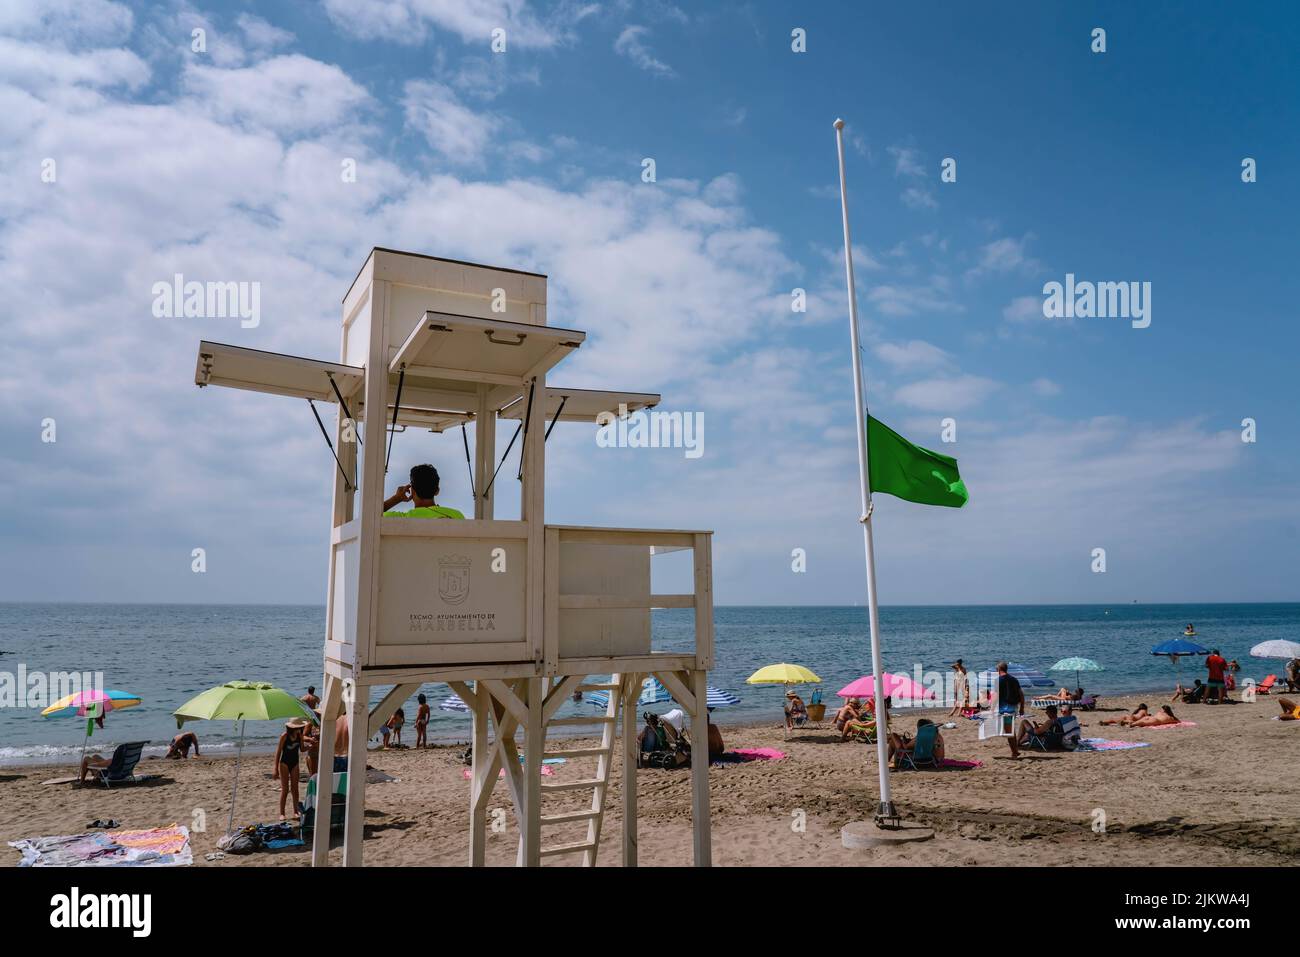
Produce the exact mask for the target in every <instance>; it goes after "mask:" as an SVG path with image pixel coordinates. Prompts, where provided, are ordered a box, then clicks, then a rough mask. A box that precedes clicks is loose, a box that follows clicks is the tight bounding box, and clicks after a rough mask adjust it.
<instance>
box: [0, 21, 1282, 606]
mask: <svg viewBox="0 0 1300 957" xmlns="http://www.w3.org/2000/svg"><path fill="white" fill-rule="evenodd" d="M1098 28H1100V29H1101V30H1104V31H1105V33H1104V45H1105V49H1104V51H1102V50H1098V49H1095V48H1096V47H1097V46H1098V39H1097V36H1098V35H1097V34H1096V33H1095V31H1096V30H1097V29H1098ZM196 30H197V31H202V33H201V34H200V35H199V36H200V37H201V39H202V41H203V42H202V43H199V42H198V41H197V40H196V34H195V31H196ZM494 31H504V33H497V34H495V36H496V37H497V46H498V47H499V46H500V45H501V44H500V41H501V39H504V50H494V49H493V41H494ZM795 31H800V32H799V34H798V36H797V37H796V36H795ZM800 38H801V39H802V43H800V42H798V41H799V39H800ZM797 46H802V49H801V50H796V49H795V47H797ZM196 47H200V48H199V49H196ZM1298 47H1300V13H1297V12H1296V10H1295V9H1294V8H1293V7H1291V6H1290V5H1288V4H1282V3H1277V4H1266V3H1241V4H1236V5H1233V7H1232V9H1231V11H1227V10H1225V8H1223V7H1222V6H1220V5H1216V4H1198V3H1163V2H1152V3H1145V4H1140V5H1139V4H1129V3H1088V4H1080V3H1063V2H1048V3H1044V2H1038V0H1035V2H1023V3H1016V2H1010V3H1003V4H998V5H995V6H993V7H990V6H988V5H970V4H963V3H935V4H927V3H915V4H883V3H870V4H867V3H861V2H845V3H836V2H821V3H818V4H815V5H814V4H803V3H793V2H792V3H779V2H752V3H739V2H737V3H702V2H701V3H681V4H679V5H674V4H672V3H656V2H650V0H639V2H635V3H633V2H625V0H599V2H597V0H591V2H584V0H560V2H556V3H543V2H529V0H323V2H321V3H316V2H306V0H287V2H278V3H277V2H268V3H257V4H252V3H215V2H214V3H205V4H192V3H189V2H181V3H177V2H162V3H149V4H144V3H140V4H132V3H122V2H113V0H46V2H40V3H31V2H27V0H15V2H8V3H6V4H4V5H3V7H0V350H2V351H0V412H2V413H3V414H0V600H7V601H36V600H46V601H116V602H159V601H165V602H214V603H225V602H250V603H264V602H277V603H278V602H283V603H320V602H323V601H324V596H325V587H326V558H327V542H328V515H329V508H328V503H329V496H330V488H331V482H332V474H333V460H332V459H331V458H330V457H329V452H328V450H327V449H326V448H325V445H324V443H323V441H322V440H321V437H320V433H319V431H318V429H317V426H316V424H315V422H314V420H313V419H312V418H311V415H310V410H309V409H307V408H305V407H303V405H302V404H301V403H300V402H298V401H296V400H289V399H281V398H277V397H273V396H263V395H256V394H249V393H238V392H233V391H229V390H220V389H207V390H198V389H196V388H195V387H194V385H193V374H194V365H195V355H196V351H197V344H198V342H199V340H200V339H211V340H216V341H222V342H229V343H233V344H236V345H242V346H250V347H253V348H258V349H269V350H273V351H279V352H287V353H291V354H295V355H305V356H313V357H319V358H325V359H334V358H336V357H337V356H338V349H339V345H338V343H339V331H340V307H339V303H340V300H341V298H342V296H343V294H344V293H345V292H346V290H347V288H348V286H349V285H350V283H351V280H352V277H353V276H354V275H355V273H356V271H357V269H358V268H359V267H360V266H361V264H362V263H363V262H364V260H365V258H366V256H367V254H368V252H369V250H370V249H371V248H372V247H374V246H385V247H390V248H396V249H405V250H411V251H415V252H420V253H426V254H430V255H435V256H443V257H449V258H455V259H464V260H470V261H474V262H482V263H488V264H492V265H498V266H505V267H510V268H516V269H523V270H532V271H537V272H542V273H546V274H547V275H548V276H549V284H548V296H549V303H550V306H549V319H550V322H551V323H552V324H555V325H561V326H565V327H569V328H576V329H581V330H584V331H586V332H587V333H588V339H587V341H586V343H585V344H584V346H583V347H582V348H581V349H580V350H578V352H577V353H576V354H575V355H574V356H572V357H571V358H569V359H567V360H565V362H564V363H563V364H562V365H561V366H560V368H558V369H557V370H555V372H554V373H552V376H551V381H552V382H559V383H563V384H567V385H571V386H586V387H600V386H604V387H609V388H617V389H625V390H631V391H654V392H659V393H662V395H663V404H662V405H661V406H660V408H661V409H664V410H676V411H683V412H691V413H693V414H694V415H697V416H702V421H703V423H704V454H702V455H700V456H698V457H688V456H687V455H685V454H684V451H683V450H682V449H630V448H602V447H598V445H597V443H596V438H595V429H594V428H592V427H588V426H586V425H581V424H573V425H568V424H566V425H562V426H561V427H560V428H557V429H556V430H555V433H554V434H553V435H552V437H551V440H550V442H549V444H548V452H547V459H548V461H547V466H548V467H547V482H548V486H547V487H548V497H547V518H548V520H549V521H552V522H556V523H563V524H600V525H612V526H627V527H666V528H701V529H712V530H714V531H715V543H714V581H715V597H716V600H717V601H718V602H719V603H721V604H791V605H793V604H854V603H860V602H862V601H863V600H864V598H865V589H864V584H863V554H862V536H861V532H860V526H859V524H858V516H859V512H860V509H859V503H858V465H857V457H856V442H855V437H854V429H855V426H854V416H855V409H854V404H853V385H852V372H851V365H850V355H851V353H850V348H849V329H848V319H847V314H848V313H847V304H848V299H847V293H846V289H845V282H844V268H843V238H842V233H841V223H840V207H839V193H838V180H837V166H836V153H835V138H834V130H833V129H832V121H833V120H834V119H836V118H837V117H842V118H843V119H844V120H845V122H846V124H847V126H846V129H845V136H846V149H845V153H846V162H847V177H848V183H849V205H850V215H851V218H852V227H853V239H854V261H855V265H856V272H857V286H858V287H857V297H858V303H859V311H860V319H861V328H862V336H863V349H862V356H863V361H864V368H865V378H866V382H867V398H868V402H869V404H870V408H871V412H872V414H873V415H875V416H876V417H877V418H879V419H881V420H882V421H884V422H886V423H888V424H890V425H891V426H892V427H893V428H895V429H896V430H898V431H900V432H902V433H903V434H904V435H906V436H908V437H909V438H910V439H912V440H913V441H914V442H917V443H918V444H921V445H923V446H927V447H930V448H933V449H935V450H937V451H941V452H944V453H945V454H950V455H955V456H956V457H957V459H958V461H959V462H960V466H961V472H962V475H963V478H964V479H965V482H966V485H967V487H968V488H969V490H970V501H969V503H968V504H967V506H966V507H965V508H963V509H961V510H954V509H945V508H927V507H923V506H919V505H915V504H911V503H907V502H903V501H899V500H897V499H892V498H889V497H887V496H879V497H878V498H877V505H876V511H875V516H874V519H873V521H874V527H875V539H876V558H877V574H878V586H879V595H880V600H881V601H882V603H884V604H986V603H1076V602H1077V603H1088V602H1100V603H1112V602H1131V601H1141V602H1183V601H1288V600H1296V599H1297V590H1296V585H1295V581H1296V579H1295V573H1294V572H1295V568H1296V567H1297V559H1298V558H1300V505H1298V504H1297V496H1296V494H1295V493H1296V486H1297V483H1296V476H1297V472H1298V471H1300V453H1298V452H1297V448H1298V444H1297V440H1298V439H1300V427H1298V425H1297V415H1296V411H1295V409H1296V404H1295V396H1296V389H1295V374H1296V371H1297V361H1296V359H1297V352H1298V347H1300V331H1298V329H1300V326H1298V324H1297V322H1296V319H1297V316H1296V303H1297V301H1300V278H1298V271H1297V269H1296V267H1295V262H1294V261H1295V256H1296V251H1297V244H1296V240H1295V222H1296V217H1297V212H1298V211H1300V202H1298V199H1300V196H1298V191H1300V186H1298V185H1297V184H1298V183H1300V143H1298V141H1297V140H1298V137H1300V122H1298V121H1300V116H1298V115H1297V114H1298V113H1300V110H1298V109H1297V96H1296V91H1297V90H1300V60H1298V59H1297V58H1296V57H1295V56H1294V54H1293V51H1294V50H1295V49H1297V48H1298ZM647 159H651V160H653V161H654V172H655V176H654V180H653V182H647V181H645V178H644V177H643V171H644V170H645V168H646V164H645V160H647ZM1247 160H1250V161H1253V162H1252V163H1250V164H1248V165H1250V166H1251V167H1252V168H1253V171H1254V176H1253V181H1251V182H1246V181H1244V179H1249V178H1251V177H1249V176H1247V177H1245V178H1244V177H1243V162H1245V161H1247ZM347 161H352V162H353V163H354V165H355V170H356V176H355V181H345V177H344V176H342V175H341V173H340V171H341V169H342V167H343V165H344V164H345V163H346V162H347ZM948 161H952V162H948ZM946 162H947V163H948V167H949V168H950V169H955V174H956V175H955V179H954V178H953V177H951V176H950V177H948V179H950V180H952V181H945V179H944V178H943V176H942V175H941V173H942V171H943V169H944V165H945V163H946ZM176 273H181V274H183V275H184V276H185V277H186V278H187V279H193V280H199V281H204V282H206V281H221V282H225V281H236V282H256V283H258V284H259V289H260V295H261V317H260V322H259V323H258V324H257V325H256V326H255V327H251V328H244V327H243V326H241V324H240V323H239V322H238V321H237V320H231V319H227V318H160V317H157V316H155V315H154V311H153V310H152V308H151V307H152V304H153V300H154V294H153V286H154V284H155V283H156V282H159V281H164V282H166V281H170V280H171V278H172V277H173V275H174V274H176ZM1067 274H1072V275H1073V276H1075V278H1076V280H1077V281H1091V282H1098V283H1100V282H1125V283H1128V282H1133V283H1139V284H1146V283H1149V284H1150V286H1149V287H1139V288H1149V289H1150V299H1149V304H1150V312H1149V318H1150V324H1149V325H1147V326H1146V327H1145V328H1137V327H1135V326H1134V324H1133V322H1131V321H1130V320H1129V319H1128V318H1123V317H1118V318H1116V317H1108V318H1101V317H1076V318H1072V319H1067V318H1047V317H1046V316H1045V315H1044V311H1043V302H1044V298H1045V285H1046V284H1048V283H1051V282H1054V281H1055V282H1061V283H1064V282H1065V281H1066V275H1067ZM794 290H803V291H804V297H805V299H806V309H805V311H796V310H795V309H794V308H792V303H793V302H794ZM947 419H950V420H952V423H953V424H955V436H954V435H952V434H951V429H950V430H949V434H948V435H947V436H945V435H944V434H943V430H944V425H943V423H944V420H947ZM1247 419H1249V420H1251V421H1252V422H1253V433H1252V432H1251V430H1250V429H1249V428H1247V427H1244V425H1243V422H1244V420H1247ZM50 420H53V421H52V424H53V427H54V431H53V434H51V431H50V426H51V422H50ZM502 431H503V432H504V433H505V434H504V435H502V437H501V443H500V451H501V452H504V451H505V449H504V443H505V439H506V438H507V437H508V431H507V430H502ZM51 437H52V438H53V439H54V441H49V439H50V438H51ZM945 438H947V439H952V438H955V441H945ZM1245 439H1253V441H1246V440H1245ZM516 455H517V451H515V452H512V453H511V458H512V460H513V457H514V456H516ZM421 461H432V462H434V463H435V464H437V465H439V466H440V468H441V469H442V471H443V474H444V488H443V495H442V497H441V499H440V501H441V502H443V503H445V504H449V505H453V506H456V507H459V508H462V509H464V510H466V511H470V510H471V509H472V502H471V500H470V496H469V495H468V492H467V485H468V480H467V478H466V476H465V472H464V469H463V465H462V463H463V453H462V450H461V447H460V437H459V435H456V434H455V433H448V434H446V435H442V436H437V435H432V434H429V433H414V432H408V433H405V434H403V435H400V436H398V437H397V439H396V440H395V442H394V451H393V469H394V470H395V471H394V473H391V474H396V475H400V474H401V473H402V472H403V471H404V470H405V469H407V468H409V466H410V465H412V464H415V463H417V462H421ZM513 470H514V466H513V464H511V465H507V466H506V468H504V469H503V470H502V473H501V474H502V476H503V479H502V480H503V481H505V482H506V483H507V484H508V485H510V484H515V482H514V471H513ZM390 484H394V485H395V484H396V481H395V480H394V481H393V482H391V483H390ZM510 494H513V491H512V492H511V493H510ZM502 497H503V498H509V497H510V495H508V494H503V496H502ZM196 548H202V549H204V552H205V555H206V571H204V572H202V573H196V572H194V571H193V570H192V558H191V556H192V553H193V550H194V549H196ZM1097 549H1104V556H1105V570H1104V571H1100V570H1098V561H1097V558H1096V555H1097V552H1096V550H1097ZM796 550H802V552H800V553H799V554H802V555H803V556H804V568H803V569H802V570H799V569H798V567H797V566H798V564H799V563H798V562H796V561H795V556H796ZM665 574H667V575H668V576H670V577H671V575H672V574H673V570H672V568H671V567H670V568H669V569H668V570H667V571H666V572H665Z"/></svg>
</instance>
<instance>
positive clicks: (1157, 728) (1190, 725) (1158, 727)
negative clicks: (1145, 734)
mask: <svg viewBox="0 0 1300 957" xmlns="http://www.w3.org/2000/svg"><path fill="white" fill-rule="evenodd" d="M1194 727H1196V722H1195V721H1179V722H1178V723H1177V724H1153V725H1151V726H1150V727H1149V728H1147V729H1146V730H1149V731H1163V730H1164V729H1165V728H1194Z"/></svg>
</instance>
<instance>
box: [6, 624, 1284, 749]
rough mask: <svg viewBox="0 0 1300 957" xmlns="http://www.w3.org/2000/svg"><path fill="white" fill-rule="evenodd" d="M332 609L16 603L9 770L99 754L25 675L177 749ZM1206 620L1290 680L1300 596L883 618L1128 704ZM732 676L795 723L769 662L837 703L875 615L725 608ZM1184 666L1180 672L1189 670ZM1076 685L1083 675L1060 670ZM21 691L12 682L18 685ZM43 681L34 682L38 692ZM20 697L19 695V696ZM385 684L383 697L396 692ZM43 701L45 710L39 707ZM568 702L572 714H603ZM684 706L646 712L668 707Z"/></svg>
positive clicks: (458, 726)
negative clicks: (100, 692) (227, 694)
mask: <svg viewBox="0 0 1300 957" xmlns="http://www.w3.org/2000/svg"><path fill="white" fill-rule="evenodd" d="M324 621H325V609H324V606H319V605H173V604H159V605H128V604H109V605H97V604H23V603H0V765H15V764H32V763H37V764H46V763H59V762H66V761H68V760H69V759H74V760H75V758H76V756H77V755H78V754H79V753H80V751H81V748H82V746H83V740H84V735H85V728H86V721H85V720H78V719H77V718H74V717H65V718H58V717H53V718H43V717H42V716H41V713H40V711H41V709H40V708H39V707H33V706H31V705H32V704H33V702H32V701H31V700H30V697H29V696H27V695H25V693H20V694H15V691H18V692H24V689H22V688H16V687H15V686H16V683H17V681H18V677H19V676H20V674H23V673H24V671H23V669H25V673H26V674H27V675H29V676H30V675H31V674H32V673H36V672H42V673H49V672H71V671H76V672H90V673H95V672H99V673H102V674H103V681H104V685H105V686H106V687H107V688H111V689H118V690H122V691H128V692H130V693H132V694H134V695H136V696H138V697H139V698H141V699H142V703H141V704H140V705H139V706H137V707H134V708H129V709H124V710H120V711H116V712H113V713H110V714H109V715H108V717H107V719H106V723H105V727H104V729H103V730H99V729H96V730H95V732H94V734H93V736H92V738H91V741H90V747H91V748H93V749H94V750H97V751H103V752H105V753H108V752H110V751H111V749H112V748H113V747H114V746H116V745H117V744H118V743H120V742H123V741H139V740H148V741H149V742H150V745H149V746H148V748H147V749H146V752H145V753H146V754H161V753H163V752H164V751H165V750H166V745H167V743H168V742H169V741H170V740H171V737H172V735H173V734H175V733H176V721H175V718H173V717H172V712H173V711H174V710H175V709H176V708H178V707H179V706H180V705H181V704H183V703H184V702H185V701H187V700H188V699H189V698H191V697H192V696H194V695H195V694H197V693H199V692H200V691H203V690H205V689H207V688H210V687H213V686H215V685H219V684H221V683H223V682H225V681H230V680H233V679H237V678H244V679H248V680H250V681H269V682H271V683H272V684H275V685H277V686H279V687H281V688H284V689H286V690H289V691H291V692H293V693H294V694H296V695H301V694H303V693H305V692H306V690H307V687H308V685H316V686H317V687H318V691H319V686H320V684H321V649H322V635H323V630H324ZM1189 623H1191V624H1194V625H1195V628H1196V634H1197V638H1196V641H1198V642H1199V643H1200V644H1202V645H1204V646H1206V647H1212V648H1218V649H1219V650H1220V652H1221V654H1222V655H1223V656H1224V657H1225V658H1228V659H1230V660H1231V659H1234V658H1235V659H1237V660H1238V661H1239V662H1240V664H1241V672H1240V674H1239V679H1240V680H1244V679H1246V678H1254V679H1255V680H1256V681H1258V680H1260V679H1262V678H1263V677H1264V675H1265V674H1268V673H1270V672H1280V671H1281V668H1282V666H1283V664H1284V662H1282V661H1278V660H1261V659H1257V658H1251V657H1250V649H1251V647H1252V646H1254V645H1256V644H1258V643H1259V642H1262V641H1267V640H1269V639H1274V638H1282V639H1288V640H1292V641H1296V640H1300V603H1297V604H1223V605H1208V604H1189V605H1139V604H1131V605H971V606H887V607H883V608H881V609H880V628H881V645H882V657H883V660H884V664H885V670H886V671H890V672H894V673H901V674H906V675H909V676H913V675H914V673H915V672H914V669H916V668H917V667H920V668H921V670H922V674H923V675H924V674H927V673H933V672H944V671H947V670H948V668H949V666H950V663H951V662H952V661H953V660H954V659H956V658H961V659H963V660H964V662H965V664H966V667H967V668H968V669H969V670H970V671H971V673H972V674H975V673H977V672H979V671H981V670H983V669H989V668H992V667H993V666H994V665H995V664H996V663H997V661H999V660H1009V661H1011V662H1014V663H1016V664H1021V665H1024V666H1026V667H1028V668H1033V669H1037V670H1040V671H1044V672H1048V669H1050V667H1051V666H1052V665H1053V664H1054V663H1055V662H1057V661H1059V660H1060V659H1063V658H1067V657H1072V656H1081V657H1085V658H1091V659H1093V660H1095V661H1096V662H1098V663H1099V664H1100V665H1101V666H1102V667H1103V669H1104V670H1102V671H1097V672H1091V673H1084V674H1082V675H1080V676H1078V678H1079V683H1081V684H1082V685H1083V686H1084V687H1085V688H1086V689H1087V690H1088V691H1089V692H1096V693H1099V694H1102V695H1108V694H1109V695H1118V694H1128V693H1137V692H1146V691H1151V692H1153V693H1154V692H1164V693H1166V694H1167V693H1169V692H1170V691H1171V690H1172V688H1173V686H1174V683H1175V679H1176V677H1180V678H1181V679H1182V680H1184V681H1187V680H1190V679H1191V678H1193V677H1197V676H1202V677H1203V674H1204V669H1203V665H1202V664H1201V663H1200V661H1199V660H1198V659H1195V658H1188V659H1182V660H1181V661H1178V662H1171V660H1170V659H1169V658H1164V657H1157V656H1154V655H1152V654H1151V649H1152V647H1153V646H1155V645H1156V644H1158V643H1160V642H1162V641H1165V640H1167V639H1170V638H1177V637H1179V636H1180V635H1182V633H1183V629H1184V628H1185V627H1186V626H1187V625H1188V624H1189ZM652 628H653V635H654V645H655V648H656V649H662V650H675V649H678V648H686V647H689V646H690V643H691V641H692V639H693V613H692V612H691V611H690V610H686V609H665V610H658V611H655V612H653V613H652ZM715 633H716V639H715V654H716V659H717V660H716V667H715V668H714V669H713V670H712V671H711V672H710V673H709V684H710V685H712V686H714V687H716V688H719V689H723V690H726V691H730V692H732V693H734V694H735V695H736V696H738V697H739V698H740V702H739V704H736V705H733V706H731V707H728V708H726V709H725V710H719V711H716V712H715V713H714V720H715V721H716V722H718V723H721V724H724V725H725V724H743V723H751V722H758V721H765V720H772V721H777V720H779V719H780V715H781V709H782V700H783V693H784V688H782V687H780V686H771V685H748V684H746V683H745V679H746V678H747V677H748V676H749V675H751V674H752V673H753V672H754V671H755V670H757V669H758V668H760V667H762V666H763V665H767V664H773V663H776V662H790V663H793V664H800V665H803V666H805V667H807V668H809V669H811V670H812V671H814V672H815V673H816V674H817V675H818V677H820V678H821V679H822V681H821V684H820V685H819V686H811V685H806V686H803V687H801V688H800V691H801V692H802V693H803V694H804V695H805V697H808V696H809V695H810V694H811V692H812V691H813V690H814V688H815V687H816V688H819V689H820V691H821V694H822V695H823V696H824V698H825V700H826V702H827V703H828V704H832V705H833V704H834V703H836V702H837V700H838V699H837V698H836V697H835V692H836V691H838V690H839V689H840V688H842V687H843V686H844V685H846V684H848V682H850V681H852V680H854V679H855V678H858V677H860V676H862V675H864V674H868V673H870V671H871V650H870V642H869V639H868V636H867V612H866V609H865V608H864V607H862V606H844V607H813V606H800V607H778V606H745V607H741V606H722V607H718V608H716V609H715ZM1175 667H1177V668H1178V669H1179V672H1178V673H1177V675H1176V673H1175V670H1174V669H1175ZM1048 674H1049V676H1050V677H1053V678H1057V679H1059V680H1060V683H1061V684H1065V685H1069V686H1070V687H1074V686H1075V675H1074V673H1073V672H1070V673H1069V674H1061V673H1059V672H1048ZM6 681H7V682H8V688H7V689H6V688H5V683H6ZM29 687H30V686H29ZM421 690H422V691H423V692H424V693H425V694H427V695H428V696H429V701H430V703H431V704H432V705H433V706H434V707H433V719H432V723H431V725H430V739H431V740H432V741H435V742H441V743H450V742H459V741H466V740H468V738H469V734H470V720H469V717H468V715H465V714H462V713H454V712H449V711H444V710H442V709H441V708H439V707H438V704H439V703H440V702H442V701H444V700H445V699H447V698H448V697H449V695H450V689H448V688H447V687H446V686H445V685H434V684H431V685H427V686H425V687H424V688H422V689H421ZM6 692H7V694H6ZM382 694H383V691H382V690H375V691H374V693H373V695H372V700H374V701H378V699H379V698H380V697H382ZM35 703H37V704H43V703H44V702H35ZM591 707H592V706H591V705H590V704H587V703H572V702H570V703H566V704H565V705H564V708H563V710H562V711H561V712H560V713H559V714H560V715H561V716H563V715H568V714H577V713H582V711H583V710H584V709H585V710H588V711H589V710H590V709H591ZM670 707H672V705H671V704H667V705H659V706H654V707H651V708H648V709H643V710H654V711H659V712H663V711H665V710H667V709H668V708H670ZM406 715H407V722H408V724H407V727H406V729H405V733H404V740H405V739H410V740H405V743H408V744H409V743H410V742H411V741H413V740H414V735H415V732H414V728H413V725H412V721H413V719H414V715H415V702H414V700H413V699H412V701H411V702H410V703H409V704H408V705H407V708H406ZM186 727H187V728H188V729H192V730H194V731H196V732H197V733H198V735H199V738H200V740H201V744H202V748H203V752H204V754H207V753H209V752H211V753H213V754H216V755H220V754H223V753H232V752H233V750H234V748H235V746H236V735H237V729H236V728H235V727H234V723H233V722H228V721H198V722H191V723H189V724H187V726H186ZM281 729H282V726H281V725H280V724H279V723H277V722H271V721H251V722H248V724H247V726H246V731H245V734H246V739H245V747H246V748H247V749H252V750H255V751H269V750H270V749H271V748H273V746H274V743H275V741H276V738H277V737H278V735H279V733H280V731H281Z"/></svg>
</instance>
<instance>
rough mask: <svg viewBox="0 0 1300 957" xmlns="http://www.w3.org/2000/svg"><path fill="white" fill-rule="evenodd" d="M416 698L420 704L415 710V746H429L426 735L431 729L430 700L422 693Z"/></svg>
mask: <svg viewBox="0 0 1300 957" xmlns="http://www.w3.org/2000/svg"><path fill="white" fill-rule="evenodd" d="M415 700H416V701H417V702H419V705H420V707H419V708H418V709H417V710H416V712H415V746H416V747H417V748H427V747H428V746H429V742H428V740H427V739H426V737H425V736H426V734H427V733H428V731H429V701H428V699H427V698H425V697H424V695H420V696H419V697H418V698H416V699H415Z"/></svg>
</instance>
